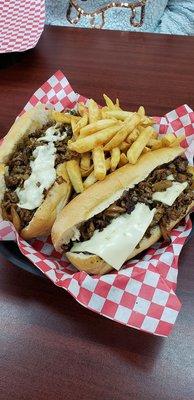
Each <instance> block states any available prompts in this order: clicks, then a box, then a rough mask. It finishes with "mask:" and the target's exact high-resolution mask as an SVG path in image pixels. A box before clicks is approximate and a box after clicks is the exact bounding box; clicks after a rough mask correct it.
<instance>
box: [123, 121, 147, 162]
mask: <svg viewBox="0 0 194 400" xmlns="http://www.w3.org/2000/svg"><path fill="white" fill-rule="evenodd" d="M151 136H152V128H151V127H147V128H145V130H144V131H142V132H141V133H140V135H139V136H138V138H137V140H136V141H135V142H134V143H133V144H132V145H131V147H130V148H129V150H128V152H127V158H128V160H129V162H130V163H131V164H135V163H136V161H137V160H138V158H139V156H140V154H141V153H142V151H143V149H144V147H146V145H147V143H148V142H149V140H150V138H151Z"/></svg>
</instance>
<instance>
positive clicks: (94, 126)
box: [80, 119, 117, 138]
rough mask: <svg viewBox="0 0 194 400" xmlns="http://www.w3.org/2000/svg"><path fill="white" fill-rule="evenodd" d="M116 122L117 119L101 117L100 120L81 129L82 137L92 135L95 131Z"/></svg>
mask: <svg viewBox="0 0 194 400" xmlns="http://www.w3.org/2000/svg"><path fill="white" fill-rule="evenodd" d="M116 123H117V120H116V119H101V120H100V121H96V122H93V123H92V124H89V125H87V126H85V127H83V128H82V129H81V130H80V138H83V137H86V136H89V135H92V134H93V133H96V132H99V131H101V130H102V129H105V128H108V127H109V126H113V125H115V124H116Z"/></svg>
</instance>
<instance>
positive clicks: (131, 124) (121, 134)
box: [104, 113, 140, 151]
mask: <svg viewBox="0 0 194 400" xmlns="http://www.w3.org/2000/svg"><path fill="white" fill-rule="evenodd" d="M139 121H140V117H139V116H138V115H137V114H135V113H134V114H133V115H132V117H129V118H127V119H126V120H125V122H124V124H123V126H122V128H121V129H120V130H119V131H118V132H117V134H116V135H115V136H114V137H113V138H112V139H111V141H110V142H109V143H107V144H106V146H105V147H104V150H105V151H107V150H109V151H110V150H112V149H114V147H117V146H119V145H120V144H121V143H122V142H123V141H124V140H125V139H126V138H127V136H128V135H129V133H130V132H132V131H133V129H134V128H135V127H136V126H137V124H138V123H139Z"/></svg>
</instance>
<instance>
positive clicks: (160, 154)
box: [51, 147, 184, 251]
mask: <svg viewBox="0 0 194 400" xmlns="http://www.w3.org/2000/svg"><path fill="white" fill-rule="evenodd" d="M183 152H184V149H182V148H181V147H172V148H162V149H159V150H155V151H150V152H148V153H146V154H144V155H143V156H141V157H140V158H139V160H138V162H137V163H136V164H135V165H132V164H127V165H125V166H124V167H122V168H119V169H118V170H116V171H115V172H113V173H112V174H110V175H108V176H107V177H106V179H105V180H104V181H101V182H97V183H95V184H94V185H93V186H91V187H90V188H88V189H87V190H86V191H84V192H83V193H81V194H80V195H79V196H77V197H75V198H74V199H73V200H72V201H71V202H70V203H69V204H67V206H66V207H65V208H64V209H63V210H62V212H61V213H60V214H59V216H58V217H57V219H56V221H55V223H54V225H53V228H52V233H51V235H52V241H53V244H54V247H55V248H56V249H57V250H58V251H62V245H63V244H64V243H68V242H69V240H70V239H71V238H72V236H73V235H74V231H75V228H76V227H79V225H80V224H81V223H82V222H84V221H86V220H88V219H89V218H91V217H92V216H93V215H95V214H97V213H98V212H100V211H102V210H103V209H105V208H107V207H108V206H109V205H110V204H111V203H113V202H114V201H115V200H116V199H118V198H119V197H121V193H122V191H124V190H125V189H128V188H129V187H133V186H134V185H136V184H138V183H139V182H141V181H143V180H144V179H146V178H147V176H148V175H149V174H150V173H151V172H152V171H153V170H154V169H155V168H157V167H158V166H160V165H162V164H166V163H169V162H170V161H172V160H174V159H175V158H176V157H178V156H179V155H180V154H182V153H183ZM116 192H118V196H117V198H114V199H113V196H115V193H116ZM119 192H120V193H119ZM103 202H104V208H103V207H101V205H102V203H103ZM99 210H100V211H99Z"/></svg>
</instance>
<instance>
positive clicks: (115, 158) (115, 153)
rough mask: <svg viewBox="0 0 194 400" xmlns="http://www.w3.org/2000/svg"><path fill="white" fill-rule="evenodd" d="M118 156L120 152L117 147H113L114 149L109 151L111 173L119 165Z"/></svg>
mask: <svg viewBox="0 0 194 400" xmlns="http://www.w3.org/2000/svg"><path fill="white" fill-rule="evenodd" d="M120 155H121V151H120V149H119V147H114V149H112V150H111V160H110V168H111V171H114V170H115V169H116V168H117V165H118V164H119V161H120Z"/></svg>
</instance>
